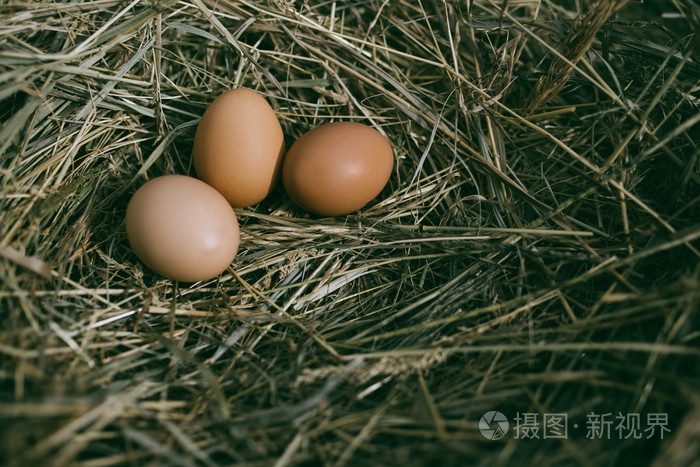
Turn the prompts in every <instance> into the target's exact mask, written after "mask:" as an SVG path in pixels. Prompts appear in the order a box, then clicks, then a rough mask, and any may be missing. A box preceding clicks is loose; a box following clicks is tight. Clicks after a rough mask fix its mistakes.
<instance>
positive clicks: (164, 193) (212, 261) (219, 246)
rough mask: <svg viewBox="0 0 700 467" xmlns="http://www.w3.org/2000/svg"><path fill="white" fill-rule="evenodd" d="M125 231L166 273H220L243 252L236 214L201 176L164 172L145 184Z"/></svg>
mask: <svg viewBox="0 0 700 467" xmlns="http://www.w3.org/2000/svg"><path fill="white" fill-rule="evenodd" d="M126 234H127V237H128V239H129V243H130V244H131V247H132V248H133V250H134V252H135V253H136V255H137V256H138V257H139V258H140V259H141V260H142V261H143V262H144V264H146V266H148V267H149V268H150V269H152V270H153V271H155V272H157V273H158V274H160V275H162V276H165V277H167V278H170V279H173V280H178V281H183V282H198V281H203V280H207V279H211V278H213V277H216V276H217V275H219V274H220V273H221V272H223V271H224V270H225V269H226V268H227V267H228V266H229V265H230V264H231V262H232V261H233V259H234V258H235V256H236V253H237V251H238V244H239V229H238V220H237V219H236V214H235V212H234V211H233V208H232V207H231V205H230V204H229V203H228V202H227V201H226V199H225V198H224V197H223V196H222V195H221V194H220V193H219V192H217V191H216V190H215V189H214V188H212V187H211V186H209V185H207V184H206V183H204V182H203V181H201V180H198V179H196V178H193V177H186V176H183V175H164V176H161V177H157V178H154V179H152V180H150V181H148V182H146V183H145V184H144V185H142V186H141V187H140V188H139V189H138V190H136V192H135V193H134V195H133V196H132V198H131V200H130V201H129V204H128V205H127V208H126Z"/></svg>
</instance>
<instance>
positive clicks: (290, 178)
mask: <svg viewBox="0 0 700 467" xmlns="http://www.w3.org/2000/svg"><path fill="white" fill-rule="evenodd" d="M393 165H394V156H393V152H392V149H391V144H389V141H387V139H386V138H385V137H384V136H382V134H381V133H379V132H378V131H377V130H375V129H374V128H372V127H369V126H367V125H363V124H361V123H356V122H334V123H328V124H325V125H321V126H319V127H316V128H314V129H312V130H310V131H308V132H307V133H304V134H303V135H302V136H301V137H300V138H299V139H298V140H297V141H295V142H294V144H293V145H292V147H291V148H289V151H288V152H287V155H286V156H285V159H284V166H283V168H282V181H283V183H284V187H285V189H286V190H287V193H288V194H289V197H290V198H291V199H292V201H294V202H295V203H296V204H298V205H299V206H301V207H302V208H304V209H306V210H308V211H311V212H313V213H316V214H320V215H323V216H339V215H343V214H348V213H351V212H354V211H357V210H358V209H360V208H362V207H363V206H365V205H366V204H367V203H369V202H370V201H371V200H372V199H374V198H375V197H376V196H377V195H378V194H379V193H381V191H382V189H383V188H384V186H385V185H386V183H387V181H388V180H389V177H390V176H391V171H392V168H393Z"/></svg>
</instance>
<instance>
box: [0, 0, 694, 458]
mask: <svg viewBox="0 0 700 467" xmlns="http://www.w3.org/2000/svg"><path fill="white" fill-rule="evenodd" d="M0 12H1V16H0V116H1V120H2V127H1V129H0V161H1V165H0V168H1V170H0V278H1V280H2V288H1V289H0V311H1V312H2V321H1V324H0V353H2V360H1V363H0V379H1V384H0V418H1V420H2V422H1V423H0V426H1V428H0V459H1V461H2V463H3V464H4V465H12V466H25V465H80V466H84V467H88V466H91V467H98V466H111V465H186V466H195V465H206V466H211V465H232V464H241V465H279V466H282V465H319V464H321V465H326V464H328V465H338V466H343V465H396V464H403V465H430V464H436V465H474V464H476V465H532V464H535V463H537V464H539V465H584V466H588V465H591V466H593V465H650V464H653V465H679V466H680V465H682V466H687V465H698V461H697V459H698V458H700V430H699V429H698V427H699V426H700V390H699V389H698V388H699V387H700V374H699V372H698V368H700V366H699V357H700V348H699V346H698V343H699V342H700V331H699V329H700V326H699V325H700V318H699V316H698V310H699V307H698V304H699V302H700V287H699V286H698V285H699V284H700V267H699V265H700V263H699V262H698V258H699V257H700V253H699V251H698V250H699V249H700V242H699V241H698V238H699V237H700V215H699V212H698V210H699V206H700V190H698V185H699V184H700V169H699V168H698V154H699V152H698V142H699V139H698V137H697V123H698V121H700V112H699V111H698V90H699V89H700V88H699V86H700V78H699V77H700V63H699V61H700V47H699V44H700V39H699V38H698V35H697V33H698V28H699V27H700V25H699V24H700V7H698V6H697V4H696V3H695V2H693V1H691V0H671V1H659V2H645V3H644V4H641V3H639V2H626V1H609V0H607V1H603V0H601V1H598V2H593V1H588V0H583V1H575V2H574V1H567V2H556V3H555V2H548V1H545V2H540V1H534V0H533V1H529V0H525V1H518V2H514V1H511V2H500V1H499V2H492V1H489V0H487V1H479V2H472V1H468V2H452V1H448V2H441V1H432V0H424V1H421V2H409V1H379V0H377V1H374V0H368V1H366V0H361V1H358V2H332V1H328V2H301V1H297V2H286V1H281V0H280V1H273V0H269V1H263V2H249V1H209V0H194V1H179V2H175V1H170V0H168V1H160V2H158V1H154V2H150V1H149V2H140V1H134V2H120V1H110V0H106V1H98V2H55V3H33V2H20V1H18V2H2V5H1V6H0ZM236 86H245V87H249V88H253V89H255V90H257V91H258V92H260V93H262V94H263V95H265V96H266V98H267V99H268V101H269V102H270V103H271V105H272V106H273V108H274V109H275V111H276V112H277V115H278V116H279V119H280V122H281V124H282V127H283V129H284V131H285V135H286V138H287V143H288V145H290V144H291V143H292V142H293V141H294V140H295V139H296V138H297V137H298V136H299V135H301V134H302V133H303V132H305V131H307V130H309V129H311V128H312V127H314V126H316V125H319V124H322V123H326V122H330V121H335V120H355V121H359V122H362V123H365V124H368V125H372V126H373V127H375V128H377V129H379V130H380V131H382V132H383V133H384V134H385V135H386V136H387V138H388V139H389V140H390V141H391V142H392V144H393V147H394V148H395V156H396V164H395V170H394V173H393V175H392V178H391V181H390V183H389V184H388V185H387V187H386V188H385V190H384V192H383V193H382V195H381V196H380V197H379V198H378V199H377V200H375V201H374V202H373V203H371V204H370V205H368V206H367V207H366V208H365V209H363V210H362V211H361V212H359V213H355V214H353V215H350V216H346V217H339V218H334V219H321V218H317V217H314V216H309V215H307V214H306V213H304V212H303V211H301V210H300V209H298V208H296V207H295V206H294V205H292V204H291V203H290V201H289V200H288V198H287V197H286V195H285V193H284V191H283V189H282V188H279V189H278V190H277V191H276V192H275V193H274V194H273V195H272V196H270V197H269V198H268V199H266V200H265V201H263V202H262V203H260V204H259V205H257V206H254V207H252V208H246V209H241V210H237V214H238V217H239V221H240V223H241V226H242V248H241V250H240V252H239V256H238V257H237V258H236V260H235V261H234V263H233V264H232V267H231V269H230V270H229V271H227V272H225V273H224V274H222V275H221V276H220V277H218V278H216V279H214V280H211V281H208V282H205V283H198V284H175V283H173V282H172V281H169V280H165V279H163V278H161V277H159V276H157V275H155V274H154V273H152V272H150V271H149V270H147V269H146V268H144V266H143V265H142V264H141V263H140V262H139V261H138V259H137V258H136V257H135V255H134V254H133V252H132V251H131V250H130V248H129V245H128V242H127V240H126V236H125V232H124V228H123V217H124V211H125V207H126V203H127V202H128V200H129V197H130V196H131V194H132V193H133V192H134V190H135V189H136V188H137V187H138V186H139V185H140V184H142V183H144V182H145V181H146V180H147V179H148V178H152V177H155V176H158V175H163V174H167V173H180V174H190V175H193V174H194V172H193V167H192V161H191V152H190V151H191V145H192V140H193V136H194V130H195V128H196V124H197V121H198V118H199V116H200V115H201V114H202V113H203V111H204V109H205V108H206V106H207V105H208V104H209V103H210V102H211V101H212V100H213V98H214V97H215V96H216V95H218V94H219V93H220V92H222V91H224V90H225V89H229V88H231V87H236ZM490 410H499V411H501V412H503V413H504V414H506V416H507V417H508V418H509V419H510V422H511V425H510V431H509V433H508V434H507V435H506V436H505V437H504V438H503V439H501V440H498V441H492V440H487V439H486V438H484V437H483V436H482V435H481V433H480V431H479V425H478V424H479V420H480V418H481V416H482V415H484V414H485V413H486V412H488V411H490ZM554 413H560V414H567V416H568V424H569V426H568V428H569V432H568V436H567V438H566V439H541V438H542V435H543V431H540V432H539V435H540V439H521V438H522V437H516V434H517V432H516V430H515V429H514V424H515V422H516V417H517V416H518V415H520V416H522V415H523V414H537V415H538V421H537V422H538V424H541V423H542V417H544V415H545V414H554ZM596 414H598V415H600V414H610V415H609V417H610V420H612V422H613V424H612V425H611V427H610V435H609V438H610V439H606V438H607V436H605V435H603V436H594V437H593V438H595V439H589V438H590V436H588V437H587V434H588V435H590V434H591V431H590V430H589V428H590V423H591V420H595V415H596ZM626 414H639V416H640V421H641V426H640V430H641V434H642V435H643V436H641V438H635V437H634V436H627V437H626V436H625V435H628V434H629V433H627V432H626V431H625V430H624V427H621V428H620V429H621V431H618V425H619V422H620V420H619V419H618V418H617V417H618V416H620V415H622V416H626ZM654 414H662V415H663V416H665V417H667V420H666V422H665V423H663V426H664V428H667V429H668V430H670V431H668V432H664V433H663V439H662V436H661V433H660V432H659V429H660V427H657V428H656V430H655V432H654V433H651V432H649V431H646V432H645V431H644V430H645V429H646V428H649V423H648V422H649V421H650V420H649V418H648V417H650V416H652V417H653V416H654ZM574 425H578V428H577V429H576V428H574ZM540 427H541V430H543V428H542V426H541V425H540ZM521 434H522V433H521ZM693 462H694V464H693Z"/></svg>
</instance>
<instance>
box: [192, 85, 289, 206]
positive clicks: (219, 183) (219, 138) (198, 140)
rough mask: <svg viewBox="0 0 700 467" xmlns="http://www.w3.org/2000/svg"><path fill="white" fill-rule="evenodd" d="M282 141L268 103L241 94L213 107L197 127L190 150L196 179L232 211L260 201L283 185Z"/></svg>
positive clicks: (232, 93)
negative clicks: (281, 183) (234, 207)
mask: <svg viewBox="0 0 700 467" xmlns="http://www.w3.org/2000/svg"><path fill="white" fill-rule="evenodd" d="M284 150H285V145H284V135H283V133H282V127H281V126H280V123H279V120H277V116H276V115H275V112H274V110H272V107H270V105H269V104H268V103H267V101H266V100H265V98H264V97H263V96H261V95H260V94H258V93H257V92H255V91H253V90H250V89H245V88H238V89H234V90H231V91H227V92H225V93H223V94H221V95H220V96H219V97H217V98H216V99H214V101H213V102H212V103H211V105H209V107H208V108H207V110H206V111H205V112H204V115H202V119H201V120H200V122H199V124H198V125H197V131H196V132H195V136H194V145H193V148H192V153H193V158H194V168H195V171H196V172H197V177H198V178H200V179H201V180H203V181H205V182H206V183H208V184H209V185H211V186H212V187H214V188H215V189H216V190H217V191H218V192H219V193H221V194H222V195H224V197H225V198H226V199H227V200H228V202H229V203H231V205H233V206H236V207H246V206H251V205H253V204H256V203H259V202H260V201H262V200H263V199H264V198H265V197H266V196H267V195H268V194H269V193H270V192H271V191H272V189H273V188H274V187H275V184H276V183H277V181H278V180H279V174H280V170H281V168H282V158H283V157H284Z"/></svg>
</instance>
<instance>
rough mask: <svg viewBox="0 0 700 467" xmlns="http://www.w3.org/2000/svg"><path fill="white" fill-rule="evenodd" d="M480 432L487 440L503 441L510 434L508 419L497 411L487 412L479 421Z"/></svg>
mask: <svg viewBox="0 0 700 467" xmlns="http://www.w3.org/2000/svg"><path fill="white" fill-rule="evenodd" d="M479 431H481V434H482V435H483V436H484V438H486V439H491V440H497V439H501V438H503V437H504V436H505V435H506V433H508V419H507V418H506V416H505V415H503V414H502V413H501V412H498V411H496V410H491V411H490V412H486V413H485V414H484V415H483V416H482V417H481V420H479Z"/></svg>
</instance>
